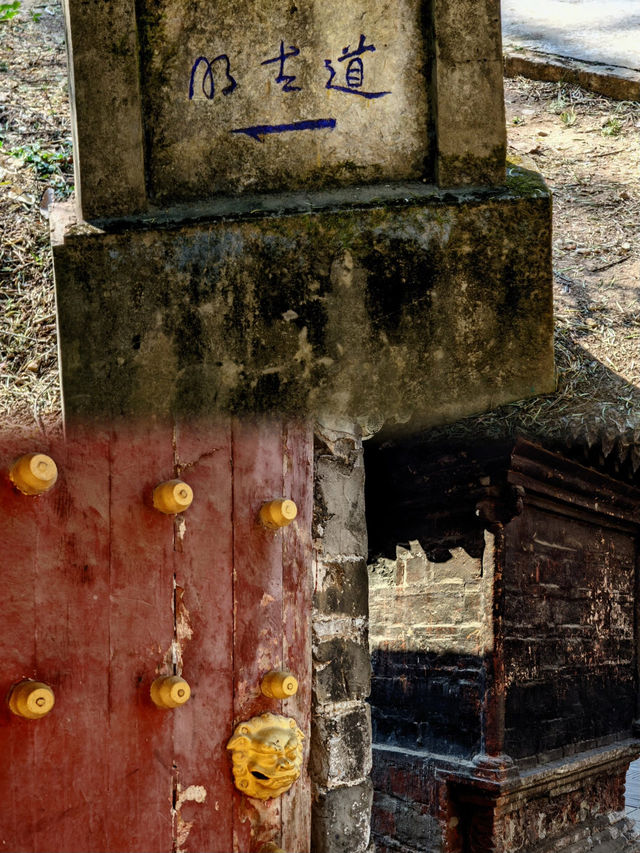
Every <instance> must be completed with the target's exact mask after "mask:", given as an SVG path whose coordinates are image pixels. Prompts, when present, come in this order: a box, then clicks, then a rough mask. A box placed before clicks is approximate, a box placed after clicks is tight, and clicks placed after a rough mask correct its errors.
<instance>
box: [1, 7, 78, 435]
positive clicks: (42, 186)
mask: <svg viewBox="0 0 640 853" xmlns="http://www.w3.org/2000/svg"><path fill="white" fill-rule="evenodd" d="M0 57H2V60H1V61H0V220H1V221H2V239H1V241H0V416H1V417H2V419H3V421H4V423H10V424H12V425H13V424H24V423H29V422H31V423H33V422H34V421H35V422H36V423H37V424H38V425H40V426H41V427H42V428H45V426H46V425H47V424H50V423H55V422H56V421H57V420H58V419H59V415H60V388H59V381H58V372H57V352H56V334H55V328H56V326H55V304H54V294H53V269H52V262H51V252H50V248H49V229H48V223H47V220H46V218H45V217H43V216H42V215H41V214H40V199H41V198H42V195H43V193H44V192H45V190H46V189H47V187H51V188H52V189H53V190H54V192H55V193H56V195H57V196H58V197H59V198H62V197H65V196H67V195H68V194H69V193H70V191H71V189H72V182H73V178H72V164H71V139H70V123H69V104H68V96H67V82H66V55H65V48H64V38H63V28H62V15H61V9H60V6H59V4H58V3H55V2H54V3H51V4H49V5H48V6H40V7H38V6H32V7H31V8H30V9H28V10H22V11H21V12H20V14H19V15H18V16H16V17H15V18H13V20H11V21H5V22H0Z"/></svg>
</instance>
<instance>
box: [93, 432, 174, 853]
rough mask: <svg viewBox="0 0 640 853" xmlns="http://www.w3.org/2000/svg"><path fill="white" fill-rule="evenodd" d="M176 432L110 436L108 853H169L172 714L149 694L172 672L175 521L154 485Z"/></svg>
mask: <svg viewBox="0 0 640 853" xmlns="http://www.w3.org/2000/svg"><path fill="white" fill-rule="evenodd" d="M173 457H174V454H173V430H172V427H171V426H168V425H166V424H164V425H163V424H153V423H145V424H143V423H137V424H128V425H124V424H122V425H118V427H117V428H114V430H113V434H112V439H111V577H110V587H111V604H110V648H111V660H110V671H109V725H110V739H109V743H108V746H106V747H105V748H108V751H109V759H108V761H109V787H108V790H107V791H106V792H105V793H104V795H103V796H105V797H106V798H107V799H108V800H109V808H110V824H109V832H108V848H107V849H108V850H109V851H110V853H116V851H123V853H125V851H126V853H137V851H149V850H153V851H154V853H164V851H171V850H172V848H173V835H172V825H171V824H172V820H171V809H172V796H173V776H172V773H173V728H172V727H173V717H172V712H171V711H164V710H160V709H157V708H156V707H155V706H154V705H153V703H152V702H151V699H150V697H149V689H150V686H151V682H152V681H153V679H154V678H155V677H156V676H157V675H170V674H173V659H174V647H173V524H174V522H173V517H172V516H168V515H163V514H162V513H160V512H158V511H157V510H155V509H154V508H153V506H152V503H151V496H152V491H153V488H154V487H155V486H156V485H157V484H158V483H160V482H162V481H164V480H170V479H172V478H173V476H174V458H173Z"/></svg>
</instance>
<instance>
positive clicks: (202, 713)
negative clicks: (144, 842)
mask: <svg viewBox="0 0 640 853" xmlns="http://www.w3.org/2000/svg"><path fill="white" fill-rule="evenodd" d="M176 470H177V475H178V476H180V477H181V478H182V479H184V480H185V481H186V482H187V483H189V485H190V486H191V487H192V489H193V492H194V500H193V503H192V505H191V507H190V508H189V509H188V510H187V512H185V513H184V514H183V516H182V517H181V518H180V519H179V520H178V522H177V525H176V550H175V554H174V559H175V574H176V585H177V586H176V591H177V595H176V620H177V621H176V624H177V640H178V643H179V645H180V648H181V655H182V665H183V666H182V674H183V677H184V678H186V680H187V681H188V682H189V684H190V686H191V699H190V700H189V702H188V703H187V704H186V705H185V706H184V707H183V708H178V709H176V711H175V712H174V733H175V734H174V737H175V753H174V755H175V759H174V760H175V765H176V770H175V772H176V811H175V815H174V838H175V844H176V851H193V853H203V851H206V853H230V851H231V850H232V844H233V841H232V819H231V803H232V801H233V796H234V787H233V781H232V776H231V771H230V762H229V756H228V754H227V749H226V745H227V741H228V740H229V737H230V736H231V732H232V731H233V530H232V523H231V522H232V479H231V476H232V472H231V425H230V422H229V421H228V420H224V421H220V422H218V423H213V422H212V423H200V424H194V423H191V424H181V425H178V427H177V428H176Z"/></svg>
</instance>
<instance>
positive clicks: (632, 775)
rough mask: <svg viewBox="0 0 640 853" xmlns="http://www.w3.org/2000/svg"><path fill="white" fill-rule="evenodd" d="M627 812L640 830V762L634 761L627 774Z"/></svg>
mask: <svg viewBox="0 0 640 853" xmlns="http://www.w3.org/2000/svg"><path fill="white" fill-rule="evenodd" d="M625 806H626V808H625V811H626V813H627V815H628V817H630V818H632V819H633V820H634V821H635V823H636V827H637V829H638V830H640V760H638V761H634V762H633V764H632V765H631V766H630V767H629V772H628V773H627V791H626V798H625Z"/></svg>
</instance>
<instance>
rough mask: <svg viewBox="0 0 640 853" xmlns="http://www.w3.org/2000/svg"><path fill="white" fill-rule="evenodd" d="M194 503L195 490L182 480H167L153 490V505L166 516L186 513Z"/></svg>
mask: <svg viewBox="0 0 640 853" xmlns="http://www.w3.org/2000/svg"><path fill="white" fill-rule="evenodd" d="M192 501H193V489H192V488H191V486H189V485H187V483H183V481H182V480H167V481H166V482H165V483H160V485H159V486H156V487H155V489H154V490H153V505H154V507H155V508H156V509H157V510H160V512H164V513H165V515H177V513H179V512H184V511H185V510H186V509H189V507H190V506H191V502H192Z"/></svg>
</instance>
